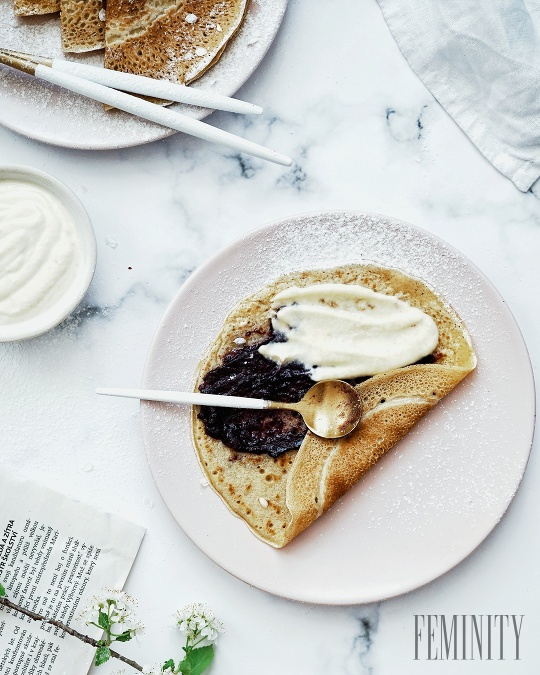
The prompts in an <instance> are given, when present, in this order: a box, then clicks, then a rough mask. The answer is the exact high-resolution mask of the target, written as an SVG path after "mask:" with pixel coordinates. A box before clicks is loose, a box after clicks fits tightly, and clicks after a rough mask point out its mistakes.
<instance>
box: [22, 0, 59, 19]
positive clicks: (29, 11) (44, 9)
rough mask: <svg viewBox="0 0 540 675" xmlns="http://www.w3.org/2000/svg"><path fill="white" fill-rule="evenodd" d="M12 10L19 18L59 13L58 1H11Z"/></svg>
mask: <svg viewBox="0 0 540 675" xmlns="http://www.w3.org/2000/svg"><path fill="white" fill-rule="evenodd" d="M13 8H14V10H15V14H18V15H19V16H33V15H35V14H53V13H54V12H59V11H60V0H13Z"/></svg>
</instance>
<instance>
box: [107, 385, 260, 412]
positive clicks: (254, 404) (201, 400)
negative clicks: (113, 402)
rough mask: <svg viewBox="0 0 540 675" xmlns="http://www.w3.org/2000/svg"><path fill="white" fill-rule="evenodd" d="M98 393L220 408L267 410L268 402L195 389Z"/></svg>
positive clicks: (120, 390) (130, 390) (121, 390)
mask: <svg viewBox="0 0 540 675" xmlns="http://www.w3.org/2000/svg"><path fill="white" fill-rule="evenodd" d="M96 394H104V395H105V396H123V397H125V398H140V399H141V400H142V401H161V402H163V403H188V404H191V405H211V406H216V407H219V408H250V409H252V410H266V409H267V408H268V402H267V401H263V400H262V399H260V398H245V397H243V396H219V395H217V394H200V393H198V392H194V391H185V392H184V391H155V390H152V389H96Z"/></svg>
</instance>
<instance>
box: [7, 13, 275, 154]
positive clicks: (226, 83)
mask: <svg viewBox="0 0 540 675" xmlns="http://www.w3.org/2000/svg"><path fill="white" fill-rule="evenodd" d="M286 5H287V0H252V2H251V3H250V8H249V10H248V13H247V15H246V18H245V20H244V23H243V25H242V27H241V29H240V30H239V31H238V34H237V35H236V36H235V37H234V38H233V40H231V42H230V44H229V45H228V46H227V48H226V50H225V53H224V54H223V56H222V58H221V59H220V61H219V62H218V63H217V64H216V65H215V66H214V67H212V68H211V69H210V70H209V71H208V73H207V74H205V75H204V76H203V77H202V78H201V79H200V80H198V81H197V82H195V83H194V84H193V85H191V86H193V87H202V88H205V87H206V88H210V87H212V90H213V91H216V92H217V93H221V94H224V95H226V96H232V95H233V94H234V92H235V91H236V90H237V89H238V88H239V87H240V86H241V85H242V84H243V83H244V82H245V80H246V79H247V78H248V77H249V75H250V74H251V73H252V72H253V70H254V69H255V68H256V67H257V65H258V64H259V62H260V60H261V59H262V57H263V56H264V54H265V53H266V51H267V49H268V47H269V46H270V44H271V43H272V40H273V39H274V36H275V34H276V32H277V30H278V28H279V25H280V23H281V20H282V17H283V13H284V11H285V8H286ZM186 20H187V17H186ZM260 35H263V36H264V38H262V39H260V40H258V41H257V42H256V43H253V42H252V41H253V39H254V37H255V36H257V37H258V36H260ZM0 45H2V47H5V48H7V49H16V50H20V51H24V52H28V53H32V54H37V55H42V56H52V57H55V58H64V55H63V54H62V50H61V45H60V24H59V20H58V16H57V15H48V16H45V17H31V18H21V17H17V16H16V15H15V14H14V12H13V7H12V2H11V0H0ZM69 59H70V60H73V61H80V62H83V63H90V64H92V65H101V64H102V63H103V52H94V53H91V54H81V55H75V54H69ZM214 82H215V84H214ZM0 98H1V99H2V106H0V123H1V124H4V125H5V126H8V127H10V128H12V129H14V130H15V131H19V132H20V133H23V134H25V135H27V136H30V137H31V138H37V139H39V140H42V141H45V142H49V143H53V144H56V145H63V146H66V147H73V148H95V149H101V148H119V147H129V146H132V145H139V144H141V143H146V142H149V141H152V140H157V139H159V138H164V137H165V136H169V135H170V134H172V133H175V132H173V131H171V130H169V129H165V128H164V127H161V126H159V125H157V124H153V123H151V122H147V121H145V120H141V119H138V118H136V117H133V116H132V115H129V114H127V113H123V112H120V111H113V112H112V113H111V112H106V111H105V110H104V109H103V106H102V105H101V104H100V103H97V102H95V101H90V100H88V99H84V98H81V97H79V96H77V95H76V94H71V93H70V92H67V91H65V90H60V89H57V88H55V87H53V86H52V85H48V84H46V83H43V82H41V81H38V80H36V79H35V78H33V77H31V76H28V75H24V74H22V73H18V72H16V71H13V70H12V69H9V68H6V67H4V66H0ZM172 108H174V109H175V110H178V111H179V112H182V113H184V114H186V115H189V116H190V117H194V118H196V119H203V118H204V117H205V116H206V115H208V114H209V112H210V111H208V110H206V109H203V108H197V107H193V106H184V105H180V104H177V105H175V106H172Z"/></svg>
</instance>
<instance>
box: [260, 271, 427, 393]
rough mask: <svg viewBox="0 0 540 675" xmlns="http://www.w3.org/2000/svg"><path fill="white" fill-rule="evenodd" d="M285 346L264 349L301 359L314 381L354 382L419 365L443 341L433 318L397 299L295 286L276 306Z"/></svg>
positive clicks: (282, 359) (278, 357)
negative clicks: (404, 367) (417, 363)
mask: <svg viewBox="0 0 540 675" xmlns="http://www.w3.org/2000/svg"><path fill="white" fill-rule="evenodd" d="M272 306H273V308H274V309H276V310H277V311H276V315H275V317H274V318H273V319H272V326H273V329H274V332H275V333H277V334H280V335H281V336H283V337H284V338H285V341H283V342H269V343H267V344H264V345H261V346H260V347H259V352H260V354H262V355H263V356H264V357H266V358H267V359H271V360H272V361H275V362H276V363H279V364H284V363H289V362H291V361H298V362H300V363H302V364H303V366H304V367H305V368H306V369H307V370H308V371H310V376H311V378H312V379H313V380H315V381H319V380H330V379H352V378H355V377H364V376H369V375H376V374H377V373H384V372H386V371H388V370H392V369H394V368H402V367H403V366H408V365H410V364H412V363H416V362H417V361H419V360H420V359H422V358H423V357H424V356H427V355H428V354H431V353H432V352H433V351H434V349H435V347H436V346H437V343H438V341H439V332H438V329H437V326H436V324H435V322H434V321H433V319H432V318H431V317H430V316H428V315H427V314H425V313H424V312H423V311H422V310H420V309H417V308H416V307H412V306H411V305H409V304H408V303H407V302H404V301H403V300H400V299H399V298H397V297H395V296H393V295H385V294H384V293H377V292H375V291H372V290H371V289H369V288H366V287H364V286H359V285H352V284H314V285H312V286H306V287H305V288H298V287H296V286H293V287H291V288H288V289H286V290H284V291H282V292H281V293H278V294H277V295H276V296H275V297H274V299H273V302H272Z"/></svg>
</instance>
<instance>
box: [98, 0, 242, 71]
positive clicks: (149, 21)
mask: <svg viewBox="0 0 540 675" xmlns="http://www.w3.org/2000/svg"><path fill="white" fill-rule="evenodd" d="M248 5H249V0H220V1H219V2H216V0H177V1H176V2H175V1H174V0H155V1H154V2H152V3H150V2H148V0H108V2H107V25H106V49H105V67H106V68H111V69H113V70H119V71H123V72H127V73H135V74H138V75H145V76H147V77H152V78H154V79H158V80H170V81H172V82H178V83H180V84H189V83H190V82H193V81H194V80H196V79H197V78H199V77H201V75H203V74H204V73H205V72H206V71H207V70H208V69H209V68H211V67H212V66H213V65H214V64H215V63H216V61H218V60H219V58H220V57H221V55H222V53H223V51H224V49H225V46H226V45H227V43H228V42H229V40H230V39H231V38H232V37H233V36H234V35H235V33H236V32H237V31H238V29H239V28H240V26H241V25H242V21H243V19H244V17H245V14H246V12H247V8H248ZM188 14H194V15H195V16H196V17H197V21H196V22H195V23H189V22H187V21H186V20H185V19H186V16H187V15H188ZM218 26H219V27H220V28H221V30H218V28H217V27H218ZM197 48H204V49H206V53H205V54H204V55H197V54H196V50H197ZM186 56H191V58H186Z"/></svg>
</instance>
